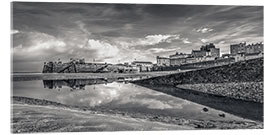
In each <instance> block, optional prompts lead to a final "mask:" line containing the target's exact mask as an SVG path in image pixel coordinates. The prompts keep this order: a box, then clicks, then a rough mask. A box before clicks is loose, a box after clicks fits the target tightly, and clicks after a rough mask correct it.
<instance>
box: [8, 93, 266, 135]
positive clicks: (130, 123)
mask: <svg viewBox="0 0 270 135" xmlns="http://www.w3.org/2000/svg"><path fill="white" fill-rule="evenodd" d="M12 101H13V104H12V108H13V116H12V131H13V132H14V133H18V132H25V133H27V132H63V131H64V132H65V131H121V130H124V131H127V130H128V131H130V130H184V129H258V128H259V129H261V128H263V124H262V122H255V121H251V120H245V121H214V120H210V121H203V120H187V119H181V118H177V117H170V116H166V117H165V116H159V115H155V114H147V115H145V114H140V113H127V112H120V111H117V110H106V109H104V108H82V107H77V106H68V105H63V104H60V103H56V102H51V101H46V100H39V99H33V98H25V97H13V100H12Z"/></svg>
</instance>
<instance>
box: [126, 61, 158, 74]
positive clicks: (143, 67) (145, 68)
mask: <svg viewBox="0 0 270 135" xmlns="http://www.w3.org/2000/svg"><path fill="white" fill-rule="evenodd" d="M131 65H133V66H136V67H139V70H140V72H149V71H152V69H153V63H152V62H148V61H133V62H132V63H131Z"/></svg>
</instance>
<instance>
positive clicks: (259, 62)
mask: <svg viewBox="0 0 270 135" xmlns="http://www.w3.org/2000/svg"><path fill="white" fill-rule="evenodd" d="M227 82H263V58H258V59H252V60H247V61H242V62H236V63H233V64H229V65H224V66H218V67H212V68H205V69H201V70H195V71H189V72H183V73H176V74H171V75H165V76H159V77H153V78H149V79H143V80H138V81H135V82H134V83H136V84H140V83H141V84H151V85H173V86H176V85H179V84H198V83H227Z"/></svg>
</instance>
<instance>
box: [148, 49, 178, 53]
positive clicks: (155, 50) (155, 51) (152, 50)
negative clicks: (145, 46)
mask: <svg viewBox="0 0 270 135" xmlns="http://www.w3.org/2000/svg"><path fill="white" fill-rule="evenodd" d="M179 49H181V48H173V49H166V48H151V49H149V51H151V52H153V53H161V52H172V51H176V50H179Z"/></svg>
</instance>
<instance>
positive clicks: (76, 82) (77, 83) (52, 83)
mask: <svg viewBox="0 0 270 135" xmlns="http://www.w3.org/2000/svg"><path fill="white" fill-rule="evenodd" d="M104 83H107V81H105V80H97V79H95V80H94V79H92V80H90V79H69V80H43V85H44V88H48V89H59V88H62V87H63V86H67V87H70V88H71V89H72V90H76V89H79V90H81V89H82V90H84V89H85V86H86V85H94V84H104Z"/></svg>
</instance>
